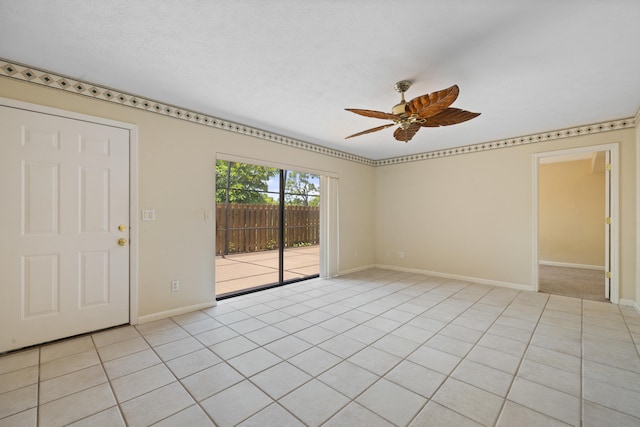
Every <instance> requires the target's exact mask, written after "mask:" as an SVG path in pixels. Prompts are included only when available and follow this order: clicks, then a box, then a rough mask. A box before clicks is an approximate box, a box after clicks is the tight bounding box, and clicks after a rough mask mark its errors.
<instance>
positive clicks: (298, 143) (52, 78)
mask: <svg viewBox="0 0 640 427" xmlns="http://www.w3.org/2000/svg"><path fill="white" fill-rule="evenodd" d="M0 76H1V77H9V78H13V79H16V80H21V81H25V82H29V83H34V84H38V85H41V86H46V87H50V88H53V89H58V90H62V91H65V92H69V93H73V94H76V95H81V96H86V97H89V98H94V99H99V100H102V101H107V102H113V103H116V104H120V105H124V106H127V107H131V108H137V109H140V110H146V111H149V112H152V113H156V114H161V115H164V116H168V117H173V118H175V119H179V120H186V121H189V122H192V123H197V124H201V125H204V126H209V127H214V128H218V129H223V130H227V131H229V132H235V133H240V134H243V135H249V136H253V137H255V138H260V139H264V140H266V141H271V142H276V143H279V144H283V145H288V146H291V147H295V148H300V149H303V150H307V151H311V152H314V153H319V154H325V155H328V156H332V157H336V158H339V159H343V160H349V161H352V162H356V163H361V164H365V165H369V166H387V165H394V164H399V163H407V162H416V161H422V160H429V159H436V158H441V157H449V156H458V155H461V154H469V153H477V152H479V151H488V150H496V149H499V148H506V147H513V146H518V145H524V144H533V143H536V142H544V141H551V140H556V139H563V138H570V137H574V136H580V135H588V134H593V133H601V132H607V131H611V130H619V129H626V128H632V127H635V125H636V123H637V122H638V121H639V120H640V111H638V114H637V115H636V116H635V117H630V118H626V119H620V120H614V121H609V122H602V123H594V124H591V125H585V126H579V127H573V128H566V129H560V130H554V131H550V132H543V133H537V134H531V135H525V136H519V137H516V138H510V139H503V140H499V141H490V142H483V143H479V144H473V145H466V146H463V147H456V148H450V149H445V150H438V151H429V152H425V153H420V154H412V155H408V156H401V157H393V158H389V159H383V160H372V159H367V158H365V157H361V156H357V155H354V154H349V153H345V152H343V151H339V150H334V149H332V148H327V147H323V146H320V145H317V144H312V143H310V142H306V141H302V140H299V139H295V138H289V137H287V136H283V135H279V134H276V133H272V132H267V131H265V130H262V129H257V128H254V127H251V126H246V125H243V124H240V123H235V122H232V121H229V120H224V119H221V118H218V117H213V116H210V115H207V114H203V113H199V112H197V111H193V110H189V109H185V108H181V107H176V106H174V105H170V104H165V103H162V102H159V101H155V100H152V99H149V98H144V97H141V96H138V95H133V94H129V93H125V92H120V91H117V90H115V89H111V88H108V87H105V86H99V85H95V84H92V83H88V82H84V81H82V80H77V79H74V78H71V77H67V76H62V75H60V74H54V73H51V72H49V71H44V70H40V69H37V68H34V67H29V66H27V65H22V64H19V63H16V62H9V61H7V60H4V59H2V58H0Z"/></svg>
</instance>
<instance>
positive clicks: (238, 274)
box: [216, 160, 320, 299]
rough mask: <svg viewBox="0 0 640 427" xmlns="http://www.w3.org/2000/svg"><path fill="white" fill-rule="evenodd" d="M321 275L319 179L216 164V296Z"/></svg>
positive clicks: (228, 163) (245, 165)
mask: <svg viewBox="0 0 640 427" xmlns="http://www.w3.org/2000/svg"><path fill="white" fill-rule="evenodd" d="M319 274H320V176H318V175H314V174H311V173H306V172H300V171H292V170H286V169H280V168H275V167H266V166H259V165H254V164H249V163H243V162H237V161H227V160H218V161H217V162H216V295H217V299H224V298H228V297H232V296H236V295H240V294H244V293H248V292H253V291H256V290H261V289H265V288H269V287H274V286H281V285H284V284H287V283H293V282H297V281H300V280H305V279H310V278H315V277H318V276H319Z"/></svg>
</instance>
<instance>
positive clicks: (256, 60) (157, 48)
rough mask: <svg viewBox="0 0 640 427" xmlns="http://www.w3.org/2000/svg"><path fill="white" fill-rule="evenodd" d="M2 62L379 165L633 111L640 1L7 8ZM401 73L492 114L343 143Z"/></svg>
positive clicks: (367, 121) (85, 2)
mask: <svg viewBox="0 0 640 427" xmlns="http://www.w3.org/2000/svg"><path fill="white" fill-rule="evenodd" d="M0 57H2V58H4V59H7V60H11V61H16V62H20V63H23V64H28V65H30V66H33V67H39V68H42V69H46V70H50V71H52V72H56V73H60V74H64V75H68V76H71V77H74V78H77V79H81V80H84V81H87V82H91V83H94V84H99V85H104V86H108V87H112V88H115V89H117V90H120V91H125V92H129V93H132V94H137V95H141V96H144V97H147V98H151V99H155V100H157V101H160V102H164V103H168V104H172V105H176V106H179V107H183V108H188V109H191V110H194V111H198V112H201V113H204V114H208V115H212V116H216V117H219V118H222V119H226V120H231V121H234V122H237V123H242V124H246V125H249V126H253V127H256V128H260V129H263V130H266V131H269V132H274V133H279V134H282V135H285V136H288V137H292V138H297V139H300V140H303V141H307V142H311V143H313V144H318V145H322V146H326V147H329V148H332V149H335V150H340V151H344V152H347V153H351V154H355V155H358V156H362V157H365V158H368V159H373V160H379V159H387V158H391V157H397V156H407V155H412V154H417V153H425V152H429V151H434V150H442V149H446V148H450V147H458V146H464V145H470V144H477V143H483V142H488V141H495V140H500V139H505V138H512V137H517V136H521V135H528V134H531V133H536V132H545V131H550V130H555V129H562V128H566V127H573V126H580V125H585V124H590V123H596V122H602V121H608V120H616V119H622V118H628V117H632V116H634V115H635V114H636V113H637V112H638V108H639V107H640V1H638V0H608V1H600V0H564V1H557V0H531V1H525V0H522V1H516V0H483V1H479V0H456V1H451V0H406V1H402V2H391V1H389V0H384V1H381V0H349V1H343V0H317V1H313V2H306V1H299V0H270V1H265V0H244V1H242V0H233V1H226V0H224V1H223V0H216V1H204V0H202V1H193V0H191V1H190V0H181V1H173V0H171V1H170V0H163V1H159V0H136V1H131V0H109V1H104V0H76V1H68V0H58V1H43V0H21V1H14V0H0ZM403 79H408V80H412V81H413V82H414V84H413V86H412V87H411V88H410V89H409V91H408V92H407V98H408V99H410V98H413V97H415V96H418V95H422V94H424V93H428V92H433V91H436V90H440V89H444V88H446V87H448V86H451V85H452V84H458V86H459V87H460V96H459V97H458V100H457V101H456V102H455V103H454V104H453V107H457V108H463V109H467V110H470V111H474V112H480V113H482V115H481V116H479V117H478V118H476V119H473V120H471V121H469V122H466V123H462V124H459V125H455V126H451V127H443V128H424V129H422V130H420V132H418V134H417V135H416V136H415V137H414V138H413V140H412V141H411V142H409V143H407V144H405V143H401V142H397V141H396V140H395V139H393V136H392V134H393V128H390V129H387V130H383V131H380V132H377V133H372V134H369V135H364V136H360V137H357V138H354V139H349V140H345V139H344V137H345V136H347V135H350V134H353V133H355V132H359V131H362V130H365V129H368V128H372V127H375V126H378V125H382V124H384V123H385V122H384V121H381V120H377V119H372V118H366V117H362V116H357V115H355V114H353V113H350V112H347V111H344V108H347V107H349V108H365V109H374V110H381V111H390V109H391V107H392V106H393V105H394V104H396V103H397V102H398V101H399V95H398V94H397V93H396V92H395V91H394V89H393V84H394V83H395V82H396V81H398V80H403Z"/></svg>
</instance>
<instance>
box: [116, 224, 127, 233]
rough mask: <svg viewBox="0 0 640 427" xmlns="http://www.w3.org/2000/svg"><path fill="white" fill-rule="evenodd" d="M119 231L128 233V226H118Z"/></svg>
mask: <svg viewBox="0 0 640 427" xmlns="http://www.w3.org/2000/svg"><path fill="white" fill-rule="evenodd" d="M118 231H127V226H126V225H124V224H122V225H119V226H118Z"/></svg>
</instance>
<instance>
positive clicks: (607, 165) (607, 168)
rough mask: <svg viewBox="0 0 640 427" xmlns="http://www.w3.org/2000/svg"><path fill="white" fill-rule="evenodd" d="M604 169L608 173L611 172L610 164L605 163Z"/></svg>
mask: <svg viewBox="0 0 640 427" xmlns="http://www.w3.org/2000/svg"><path fill="white" fill-rule="evenodd" d="M604 168H605V169H606V170H608V171H610V170H611V163H607V164H606V165H605V167H604Z"/></svg>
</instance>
